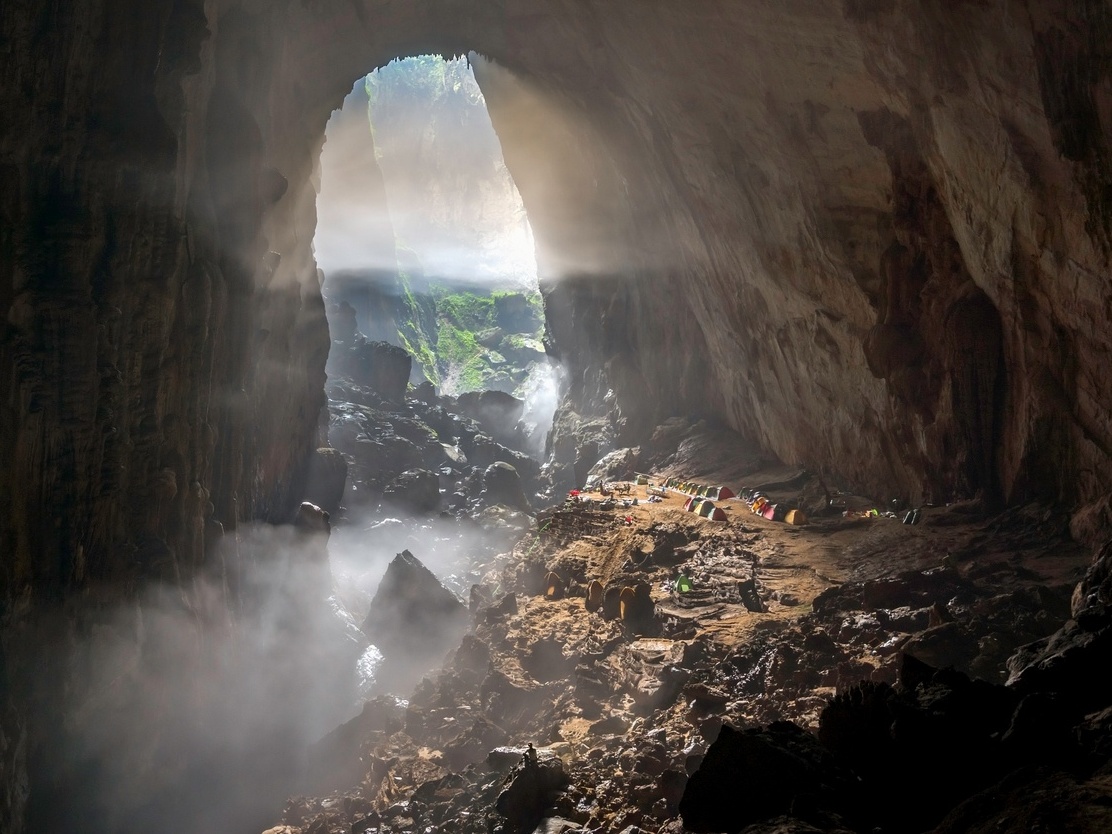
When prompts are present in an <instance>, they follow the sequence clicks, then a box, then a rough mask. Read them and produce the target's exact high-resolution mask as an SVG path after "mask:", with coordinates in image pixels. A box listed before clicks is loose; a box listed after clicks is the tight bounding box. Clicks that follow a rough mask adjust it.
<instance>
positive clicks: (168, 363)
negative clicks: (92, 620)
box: [0, 0, 1112, 830]
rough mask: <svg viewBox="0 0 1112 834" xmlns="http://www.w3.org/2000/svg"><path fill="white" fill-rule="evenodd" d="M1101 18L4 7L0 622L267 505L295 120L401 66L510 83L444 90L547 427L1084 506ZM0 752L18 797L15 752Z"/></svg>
mask: <svg viewBox="0 0 1112 834" xmlns="http://www.w3.org/2000/svg"><path fill="white" fill-rule="evenodd" d="M1110 17H1112V11H1110V5H1109V3H1108V2H1107V0H1046V2H1034V0H985V2H949V1H948V0H927V2H918V0H841V2H828V1H827V0H784V1H783V2H782V1H781V0H777V2H771V0H702V2H699V3H665V2H656V1H655V0H651V2H621V3H616V2H613V0H605V2H604V0H494V1H493V2H483V3H478V2H473V0H429V2H420V3H416V2H415V3H391V2H386V0H268V1H267V2H263V0H207V2H200V0H145V1H144V2H138V0H114V1H113V2H107V0H77V2H59V1H58V0H47V1H46V2H26V1H25V0H15V2H11V3H8V4H6V5H5V6H4V7H3V9H2V10H0V42H2V43H3V44H4V47H3V48H2V49H0V70H2V72H0V77H3V78H4V79H5V83H4V84H3V85H2V86H0V112H3V113H4V120H3V128H2V129H0V181H2V183H3V187H2V188H0V310H3V312H4V325H3V331H2V334H0V473H3V477H2V478H0V546H2V548H3V552H4V559H3V563H2V567H0V599H2V600H3V604H4V617H5V620H6V622H7V621H9V620H11V619H12V618H13V617H17V615H18V614H19V612H21V611H26V610H27V606H26V603H25V601H26V600H29V599H45V598H51V597H59V596H65V595H66V594H67V593H69V592H72V591H74V590H76V589H79V588H89V587H91V586H94V585H98V584H100V585H104V586H106V587H107V588H109V589H111V593H114V594H118V593H119V592H120V591H121V590H122V589H125V588H126V587H128V583H136V582H139V581H140V580H141V579H142V578H143V577H149V578H155V577H157V578H163V579H170V580H171V581H176V580H179V579H181V578H183V577H187V576H189V574H190V572H191V571H192V570H194V569H195V567H196V566H197V565H198V564H200V563H202V562H203V561H204V559H205V553H206V549H205V545H204V543H205V541H206V538H207V537H209V536H211V535H214V534H215V533H216V532H217V531H218V529H219V528H218V527H217V525H218V524H220V525H231V524H234V523H235V522H236V521H237V520H240V519H245V518H257V517H261V518H271V519H279V518H282V517H284V516H286V515H287V514H288V513H289V511H290V510H291V509H292V508H293V507H294V506H296V501H297V500H298V498H299V495H298V492H299V483H300V481H301V478H302V472H303V469H304V466H305V462H306V461H307V459H308V455H309V453H310V451H311V450H312V449H313V448H315V446H316V442H315V428H316V423H317V417H318V413H319V410H320V406H321V405H322V403H323V393H322V390H323V381H324V376H323V373H324V371H323V369H324V362H325V358H326V355H327V351H328V336H327V332H326V327H325V323H324V311H323V305H322V302H321V298H320V288H319V283H318V277H317V271H316V269H315V264H314V261H313V256H312V250H311V240H312V233H313V228H314V224H315V206H314V202H315V188H314V177H313V172H314V169H315V166H316V161H317V159H318V157H319V152H320V147H321V143H322V141H323V134H324V126H325V123H326V121H327V119H328V116H329V114H330V112H331V111H332V110H333V109H334V108H337V107H339V106H340V104H341V102H342V100H343V97H344V95H345V94H346V93H347V92H348V91H349V90H350V89H351V85H352V83H353V82H354V80H355V79H356V78H358V77H360V76H361V75H363V74H365V73H366V72H368V71H370V70H372V69H373V68H375V67H376V66H380V65H382V64H384V63H386V62H387V61H388V60H390V59H391V58H394V57H398V56H403V55H412V54H420V53H426V52H432V51H440V52H444V53H446V54H449V55H451V54H460V53H464V52H466V51H468V50H475V51H477V52H479V53H482V54H483V55H486V56H487V57H489V58H491V59H493V60H494V61H495V62H497V63H498V64H500V65H501V66H502V67H504V68H505V69H506V70H508V72H509V76H508V77H507V76H505V75H503V74H501V73H498V72H490V73H487V77H486V79H485V80H484V79H480V82H481V83H482V84H483V85H484V92H485V95H486V98H487V101H488V104H489V105H490V107H491V110H492V114H493V117H494V124H495V128H496V130H497V131H498V133H499V136H500V138H501V140H502V142H503V146H504V153H505V158H506V160H507V164H508V166H509V168H510V171H511V173H512V174H513V175H514V177H515V180H516V182H517V184H518V186H519V188H520V190H521V193H522V196H523V199H524V201H525V205H526V208H527V210H528V212H529V214H530V218H531V221H532V225H533V228H534V232H535V234H536V237H537V244H538V255H539V269H540V271H541V274H542V278H543V280H544V282H545V295H546V302H547V306H548V317H549V321H550V324H551V325H552V331H553V338H554V346H553V350H554V352H555V353H557V354H558V355H559V356H560V358H561V359H562V361H563V362H564V363H565V366H566V370H567V372H568V380H569V391H568V400H567V408H568V409H571V410H576V411H578V412H581V413H585V414H587V415H592V416H597V415H603V416H605V417H607V418H608V419H610V420H611V421H612V424H613V427H614V431H615V434H616V436H617V438H618V440H619V441H621V442H625V441H634V440H636V439H637V438H638V437H640V436H642V435H643V433H644V431H645V430H646V429H647V428H648V427H650V426H651V425H652V423H653V422H654V421H655V420H657V419H659V418H660V417H663V416H667V415H669V414H677V413H681V414H687V413H702V414H707V415H709V416H712V417H717V418H718V419H720V420H721V421H723V422H725V423H726V424H728V425H730V426H732V427H734V428H736V429H737V430H739V431H740V432H742V433H743V434H745V435H747V436H748V437H750V438H751V439H753V440H756V441H758V442H759V443H760V444H761V445H762V446H764V447H765V448H766V449H768V450H770V451H772V452H774V453H776V454H777V455H779V456H780V457H781V458H783V459H785V460H786V461H790V462H799V463H804V464H808V465H810V466H813V467H816V468H818V469H821V470H823V471H826V472H829V473H836V474H838V475H839V476H841V478H843V479H844V480H845V481H847V482H849V483H851V484H853V485H855V486H856V487H858V488H860V489H865V490H869V491H871V492H873V493H875V494H878V495H881V496H887V495H891V494H901V493H902V494H906V495H908V496H909V497H912V498H919V497H924V496H930V497H933V498H935V499H946V498H949V497H950V496H952V495H955V494H969V493H973V492H976V491H982V492H984V493H985V494H986V495H987V496H988V497H990V498H1000V499H1004V500H1013V499H1021V498H1025V497H1028V496H1031V495H1044V496H1048V497H1050V498H1052V499H1060V500H1063V501H1065V502H1067V503H1072V504H1079V503H1084V502H1089V501H1096V500H1097V499H1098V498H1099V497H1100V496H1102V495H1104V494H1106V493H1108V491H1109V489H1110V485H1112V462H1110V460H1112V459H1110V450H1112V419H1110V414H1112V386H1109V385H1108V384H1107V380H1106V377H1107V370H1106V369H1107V367H1108V358H1109V354H1110V349H1112V344H1110V342H1112V328H1110V327H1109V325H1108V321H1109V315H1110V313H1112V284H1110V282H1109V280H1108V276H1109V252H1110V251H1112V197H1110V196H1109V195H1110V194H1112V55H1110V54H1109V53H1110V50H1112V47H1110V46H1109V45H1110V44H1112V21H1110ZM519 108H523V109H519ZM522 113H528V114H529V118H522V117H521V115H520V114H522ZM62 639H63V638H62V637H60V638H59V640H62ZM4 665H6V666H7V667H9V670H12V669H14V668H15V667H16V666H18V665H19V661H17V660H13V659H12V657H11V655H9V656H8V658H7V661H6V663H5V664H4ZM24 671H26V670H24ZM16 672H18V670H15V671H13V677H18V675H17V674H16ZM59 685H62V684H61V683H60V684H59ZM3 697H4V696H3V694H2V693H0V698H3ZM6 708H7V705H6V704H0V710H4V709H6ZM23 726H24V724H23V723H22V720H21V719H16V720H13V721H7V720H5V727H6V728H8V727H19V728H22V727H23ZM19 733H22V729H20V730H19V731H18V732H17V733H16V735H19ZM33 734H34V733H33V729H32V735H33ZM5 737H6V738H8V737H11V732H10V731H9V730H8V729H5ZM3 749H4V751H6V752H4V753H3V756H2V758H3V761H2V762H0V765H2V766H3V772H4V773H17V774H18V773H24V772H25V768H24V767H23V765H21V764H20V762H21V761H22V762H24V763H25V761H26V755H25V753H20V752H19V751H20V750H25V745H23V744H22V743H18V744H14V745H12V744H8V745H7V746H5V747H4V748H3ZM17 781H18V778H17ZM6 784H8V786H9V787H11V785H12V784H13V783H12V782H10V781H8V780H6ZM32 792H34V787H33V786H32ZM5 796H7V797H14V799H10V800H8V799H6V800H5V802H6V803H8V807H6V808H5V810H4V814H5V817H6V819H18V818H19V814H20V812H19V808H18V806H19V803H20V800H19V799H18V797H20V796H22V792H21V791H20V790H14V789H13V790H9V791H8V792H7V793H6V794H5ZM13 808H14V810H11V809H13ZM11 827H12V828H13V830H19V826H18V825H12V826H11Z"/></svg>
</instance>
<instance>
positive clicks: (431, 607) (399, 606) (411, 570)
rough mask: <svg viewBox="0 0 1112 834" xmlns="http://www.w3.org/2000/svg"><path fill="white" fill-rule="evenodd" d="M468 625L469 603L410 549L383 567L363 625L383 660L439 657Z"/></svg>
mask: <svg viewBox="0 0 1112 834" xmlns="http://www.w3.org/2000/svg"><path fill="white" fill-rule="evenodd" d="M466 628H467V607H466V606H465V605H464V604H463V603H462V602H460V601H459V600H458V599H456V596H455V594H453V593H452V592H451V591H449V590H448V589H447V588H445V587H444V586H443V585H441V584H440V580H439V579H437V578H436V576H435V575H433V573H432V571H430V570H429V569H428V568H426V567H425V566H424V565H423V564H421V562H420V561H419V560H418V559H417V557H415V556H414V555H413V554H412V553H410V552H409V551H408V550H403V551H402V552H401V553H399V554H398V555H397V556H395V557H394V560H393V561H392V562H391V563H390V566H389V567H388V568H387V569H386V574H385V575H384V576H383V577H382V582H381V583H380V584H379V586H378V591H377V592H376V593H375V596H374V599H372V600H371V607H370V611H368V613H367V617H366V619H364V620H363V625H362V629H363V633H364V634H366V635H367V637H368V638H370V640H371V642H372V643H374V644H375V645H376V646H378V648H379V649H380V650H381V651H382V653H383V655H385V657H386V659H387V661H398V660H400V659H402V658H405V659H409V660H412V661H413V662H414V663H415V664H423V663H424V662H425V661H432V660H436V659H439V658H440V657H441V656H442V655H443V654H444V652H446V651H447V650H448V649H449V648H450V647H451V646H453V645H455V644H456V643H457V642H458V640H459V638H460V636H461V635H462V634H463V632H464V631H465V630H466ZM426 668H427V667H426Z"/></svg>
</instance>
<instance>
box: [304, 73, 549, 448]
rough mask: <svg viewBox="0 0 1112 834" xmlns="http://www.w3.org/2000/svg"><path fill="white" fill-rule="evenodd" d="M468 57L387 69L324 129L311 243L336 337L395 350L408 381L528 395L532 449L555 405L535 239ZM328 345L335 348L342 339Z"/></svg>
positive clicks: (360, 87)
mask: <svg viewBox="0 0 1112 834" xmlns="http://www.w3.org/2000/svg"><path fill="white" fill-rule="evenodd" d="M483 60H485V59H483V58H482V57H480V56H478V55H475V54H471V55H469V56H467V57H458V58H454V59H452V60H446V59H444V58H443V57H441V56H439V55H420V56H416V57H412V58H405V59H401V60H396V61H392V62H390V63H389V64H388V65H386V66H384V67H381V68H379V69H377V70H375V71H374V72H372V73H371V74H370V75H367V76H365V77H363V78H360V79H358V80H357V81H356V83H355V85H354V87H353V88H352V91H351V93H350V94H349V95H348V96H347V98H346V99H345V100H344V103H343V107H342V108H341V109H340V110H338V111H336V112H335V113H334V114H333V115H332V118H331V119H330V121H329V123H328V127H327V129H326V134H325V135H326V141H325V145H324V148H323V151H322V154H321V171H320V191H319V195H318V198H317V217H318V219H317V231H316V236H315V238H314V249H315V251H316V257H317V262H318V264H319V266H320V267H321V269H322V270H323V272H324V276H325V279H324V294H325V298H326V302H327V303H328V305H329V319H330V327H331V329H332V335H333V340H334V347H333V356H332V358H331V359H330V363H329V372H330V374H331V375H333V376H335V375H340V374H342V371H343V369H342V363H341V362H340V361H338V359H339V358H340V355H341V352H342V347H341V345H342V344H344V343H346V341H347V340H353V339H358V338H359V337H360V336H362V337H365V338H366V339H367V340H368V341H385V342H389V343H391V344H395V345H399V346H400V347H402V348H404V349H405V350H406V351H408V352H409V354H410V355H411V356H412V357H413V364H412V371H411V376H410V382H411V383H414V384H419V383H420V382H422V381H425V380H427V381H429V382H432V383H433V385H434V386H435V387H436V388H437V389H438V391H439V392H440V393H441V394H444V395H450V396H456V395H459V394H462V393H466V392H470V391H482V390H498V391H503V392H505V393H509V394H512V395H514V396H516V397H519V398H521V399H522V400H524V401H525V403H526V405H525V413H524V421H525V423H526V425H527V427H528V430H529V432H530V435H531V437H533V438H535V443H534V444H533V445H534V449H533V451H534V453H535V454H540V453H541V452H542V451H543V444H544V438H545V435H546V434H547V431H548V429H549V428H550V427H551V424H552V415H553V412H554V411H555V407H556V391H557V385H556V372H555V368H554V367H553V366H552V364H551V363H550V361H549V360H548V357H547V356H546V355H545V351H544V346H543V340H544V312H543V305H542V301H541V296H540V292H539V289H538V283H537V262H536V255H535V251H534V244H533V232H532V229H531V227H530V225H529V219H528V216H527V214H526V211H525V206H524V203H523V201H522V197H521V194H520V193H519V192H518V190H517V186H516V185H515V183H514V180H513V177H512V176H511V174H510V172H509V170H508V169H507V167H506V163H505V161H504V159H503V157H502V147H501V144H500V143H499V140H498V136H497V134H496V133H495V129H494V125H493V124H492V122H491V117H490V114H489V113H488V111H487V107H486V100H485V98H484V96H483V91H482V89H481V88H480V86H479V84H478V82H477V81H476V79H475V74H474V73H473V71H472V63H473V62H475V61H483ZM336 342H340V343H341V344H340V345H337V344H336Z"/></svg>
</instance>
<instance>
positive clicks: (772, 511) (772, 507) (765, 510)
mask: <svg viewBox="0 0 1112 834" xmlns="http://www.w3.org/2000/svg"><path fill="white" fill-rule="evenodd" d="M776 507H777V505H776V504H769V503H767V502H766V503H765V505H764V506H763V507H762V508H761V515H763V516H764V517H765V518H767V519H768V520H769V521H771V520H772V519H774V518H775V517H776Z"/></svg>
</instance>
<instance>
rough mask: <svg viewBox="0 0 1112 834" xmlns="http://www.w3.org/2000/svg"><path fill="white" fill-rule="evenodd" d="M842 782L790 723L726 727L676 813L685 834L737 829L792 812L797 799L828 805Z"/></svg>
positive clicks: (825, 755) (814, 743)
mask: <svg viewBox="0 0 1112 834" xmlns="http://www.w3.org/2000/svg"><path fill="white" fill-rule="evenodd" d="M848 784H849V782H848V779H847V778H846V777H845V775H844V774H842V773H840V772H839V770H838V768H837V766H836V765H835V763H834V761H833V757H832V756H831V755H830V753H829V752H827V751H826V750H824V749H823V747H822V746H821V745H820V744H819V742H818V740H817V739H816V738H815V737H814V736H813V735H811V734H810V733H808V732H806V731H804V730H803V729H801V728H800V727H797V726H796V725H795V724H791V723H788V722H777V723H774V724H771V725H769V726H768V727H763V728H759V729H751V730H736V729H734V728H733V727H731V726H730V725H728V724H726V725H723V727H722V730H721V732H720V733H719V734H718V738H717V739H716V740H715V742H714V744H712V745H711V746H710V749H709V750H707V754H706V757H705V758H704V759H703V763H702V764H701V765H700V766H699V769H698V770H696V771H695V772H694V773H693V774H692V775H691V778H690V779H689V780H688V782H687V786H686V788H685V789H684V792H683V798H682V799H681V800H680V803H679V812H680V816H682V817H683V825H684V828H685V830H688V831H695V832H703V831H707V832H709V831H738V830H740V829H742V828H744V827H745V826H747V825H750V824H751V823H756V822H760V821H761V820H765V819H768V818H770V817H775V816H779V815H782V814H787V813H790V812H792V811H793V810H795V807H794V806H796V805H797V801H798V800H805V801H806V803H807V804H808V805H811V806H814V805H816V804H818V805H826V806H827V807H829V805H830V804H834V803H833V802H832V799H833V798H834V797H835V796H836V795H838V794H840V793H842V792H843V791H844V789H845V788H846V787H847V786H848Z"/></svg>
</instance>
